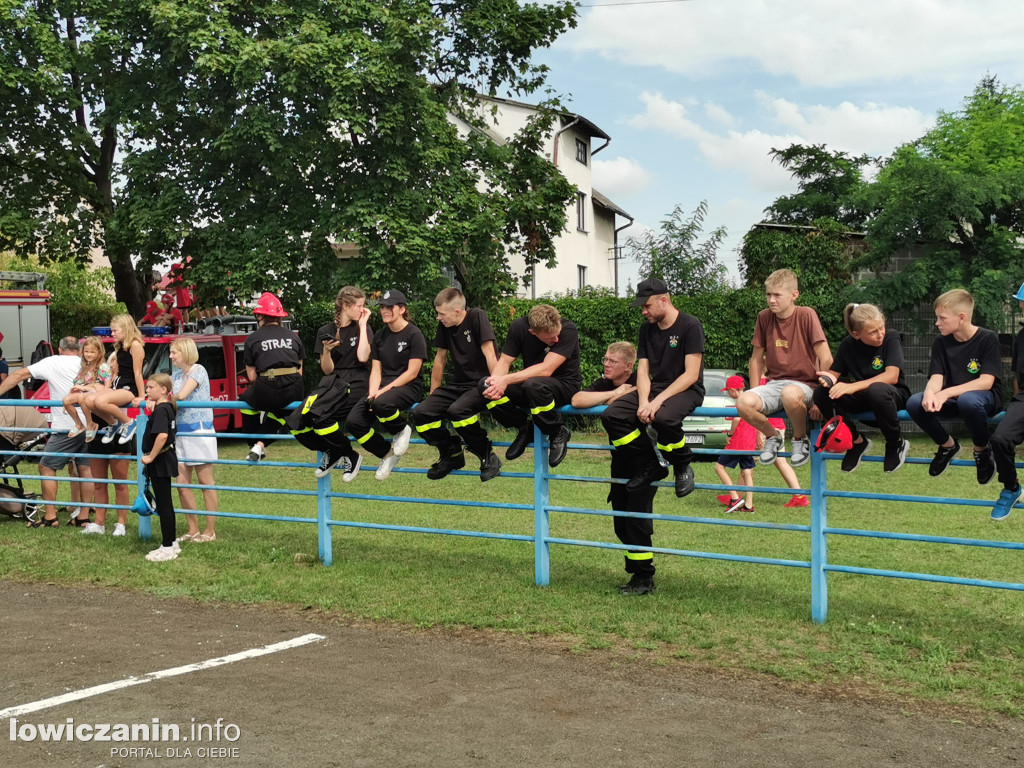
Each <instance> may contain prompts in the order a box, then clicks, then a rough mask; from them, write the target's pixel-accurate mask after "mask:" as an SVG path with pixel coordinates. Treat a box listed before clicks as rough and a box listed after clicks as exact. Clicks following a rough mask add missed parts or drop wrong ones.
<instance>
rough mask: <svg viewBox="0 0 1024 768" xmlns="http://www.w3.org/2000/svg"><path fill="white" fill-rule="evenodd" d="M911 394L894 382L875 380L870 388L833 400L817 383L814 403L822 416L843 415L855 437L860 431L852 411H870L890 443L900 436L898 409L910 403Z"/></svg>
mask: <svg viewBox="0 0 1024 768" xmlns="http://www.w3.org/2000/svg"><path fill="white" fill-rule="evenodd" d="M907 399H908V394H907V393H906V392H903V391H901V390H900V389H898V388H896V387H894V386H893V385H892V384H883V383H881V382H877V381H876V382H875V383H874V384H871V385H869V386H868V388H867V389H864V390H861V391H860V392H855V393H853V394H852V395H843V396H842V397H837V398H836V399H835V400H833V399H832V398H831V397H829V396H828V390H827V389H825V387H822V386H818V387H815V389H814V404H815V405H816V406H818V410H819V411H821V416H822V418H823V419H825V420H828V419H831V418H832V417H833V416H835V415H836V414H839V415H840V416H842V417H843V421H845V422H846V423H847V424H848V425H849V427H850V432H851V433H852V434H853V437H854V439H856V438H857V435H858V434H860V433H859V432H858V431H857V427H856V426H854V423H853V419H852V418H851V414H854V413H867V412H871V413H873V414H875V422H876V423H877V424H878V429H879V430H880V431H881V433H882V436H883V437H885V442H887V443H898V442H899V441H900V440H901V439H902V438H901V437H900V420H899V418H897V416H896V412H897V411H899V410H900V409H901V408H904V407H906V405H907Z"/></svg>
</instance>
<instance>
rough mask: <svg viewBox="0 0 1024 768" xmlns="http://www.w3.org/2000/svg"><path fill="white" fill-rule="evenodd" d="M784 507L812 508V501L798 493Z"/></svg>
mask: <svg viewBox="0 0 1024 768" xmlns="http://www.w3.org/2000/svg"><path fill="white" fill-rule="evenodd" d="M782 506H784V507H809V506H811V500H810V499H808V498H807V497H806V496H802V495H801V494H799V493H797V494H794V495H793V498H792V499H790V500H789V501H787V502H786V503H785V504H783V505H782Z"/></svg>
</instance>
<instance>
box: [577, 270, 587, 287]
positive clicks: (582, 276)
mask: <svg viewBox="0 0 1024 768" xmlns="http://www.w3.org/2000/svg"><path fill="white" fill-rule="evenodd" d="M586 287H587V267H586V265H585V264H577V265H576V289H577V290H579V291H582V290H583V289H584V288H586Z"/></svg>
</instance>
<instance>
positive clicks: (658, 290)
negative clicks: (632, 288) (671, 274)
mask: <svg viewBox="0 0 1024 768" xmlns="http://www.w3.org/2000/svg"><path fill="white" fill-rule="evenodd" d="M663 293H668V286H667V285H665V283H664V282H663V281H662V280H659V279H658V278H656V277H652V278H649V279H647V280H644V281H642V282H641V283H640V285H638V286H637V287H636V298H635V299H633V303H632V304H631V305H630V306H632V307H642V306H643V305H644V304H645V303H646V301H647V300H648V299H649V298H651V296H661V294H663Z"/></svg>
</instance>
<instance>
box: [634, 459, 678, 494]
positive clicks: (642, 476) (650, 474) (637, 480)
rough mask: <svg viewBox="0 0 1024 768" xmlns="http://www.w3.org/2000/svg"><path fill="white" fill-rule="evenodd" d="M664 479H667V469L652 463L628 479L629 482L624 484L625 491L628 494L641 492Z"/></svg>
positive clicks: (654, 462)
mask: <svg viewBox="0 0 1024 768" xmlns="http://www.w3.org/2000/svg"><path fill="white" fill-rule="evenodd" d="M666 477H668V467H666V466H663V465H661V464H659V463H658V462H656V461H652V462H651V463H650V464H648V465H647V466H645V467H644V468H643V469H642V470H640V473H639V474H637V475H634V476H633V477H631V478H630V479H629V482H628V483H626V490H627V491H629V492H630V493H636V492H637V491H642V490H643V489H644V488H646V487H647V486H649V485H650V484H651V483H656V482H657V481H658V480H664V479H665V478H666Z"/></svg>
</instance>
